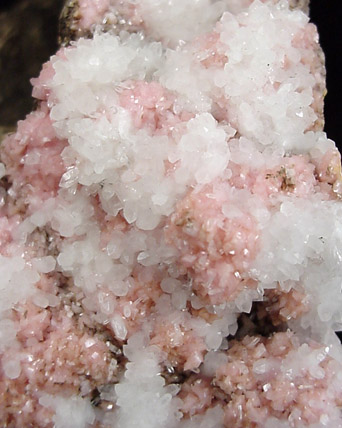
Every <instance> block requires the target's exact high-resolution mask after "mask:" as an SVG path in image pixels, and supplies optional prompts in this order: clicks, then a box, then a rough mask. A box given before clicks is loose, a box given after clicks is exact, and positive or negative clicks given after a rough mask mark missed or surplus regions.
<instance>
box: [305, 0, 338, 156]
mask: <svg viewBox="0 0 342 428" xmlns="http://www.w3.org/2000/svg"><path fill="white" fill-rule="evenodd" d="M310 17H311V21H312V22H314V23H315V24H316V25H317V27H318V33H319V37H320V43H321V46H322V48H323V51H324V53H325V60H326V69H327V88H328V94H327V96H326V98H325V109H324V111H325V131H326V132H327V134H328V137H329V138H331V139H332V140H334V141H335V142H336V144H337V145H338V147H339V149H340V150H341V149H342V108H341V106H342V89H341V88H342V85H341V84H340V82H339V80H340V77H341V76H340V74H341V63H342V62H341V55H342V31H341V27H342V4H341V2H340V0H312V1H311V6H310Z"/></svg>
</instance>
